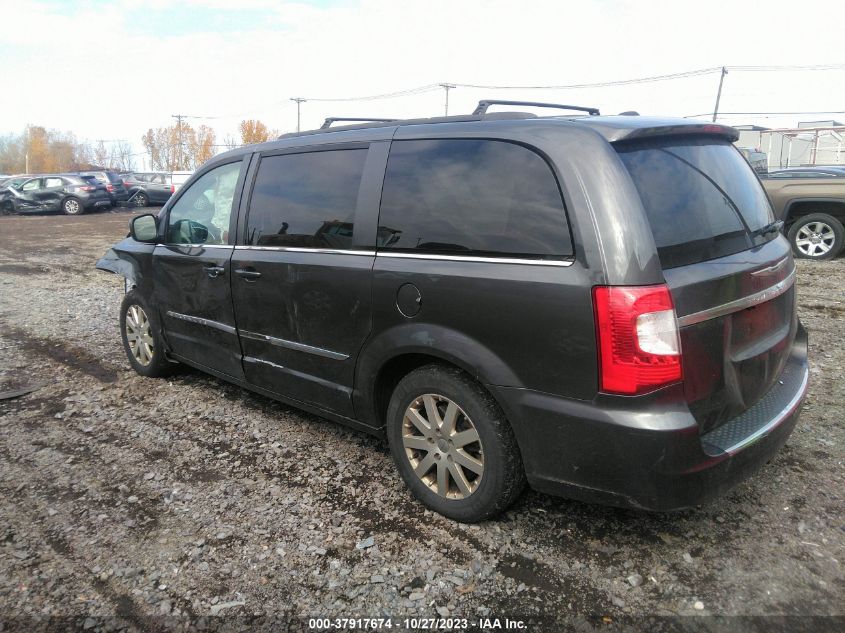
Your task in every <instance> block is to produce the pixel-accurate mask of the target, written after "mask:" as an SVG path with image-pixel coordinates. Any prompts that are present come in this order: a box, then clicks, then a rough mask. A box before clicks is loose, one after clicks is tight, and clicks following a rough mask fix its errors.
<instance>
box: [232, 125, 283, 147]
mask: <svg viewBox="0 0 845 633" xmlns="http://www.w3.org/2000/svg"><path fill="white" fill-rule="evenodd" d="M238 131H239V132H240V133H241V143H242V144H243V145H251V144H252V143H266V142H267V141H269V140H271V139H274V138H276V137H277V136H279V132H278V131H277V130H270V129H268V128H267V126H266V125H264V123H262V122H261V121H259V120H258V119H246V120H244V121H241V124H240V125H239V126H238Z"/></svg>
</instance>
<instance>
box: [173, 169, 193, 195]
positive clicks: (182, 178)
mask: <svg viewBox="0 0 845 633" xmlns="http://www.w3.org/2000/svg"><path fill="white" fill-rule="evenodd" d="M193 173H194V172H192V171H172V172H170V184H172V185H173V190H174V191H176V190H178V189H179V187H181V186H182V185H184V184H185V183H186V182H187V181H188V178H190V177H191V175H192V174H193Z"/></svg>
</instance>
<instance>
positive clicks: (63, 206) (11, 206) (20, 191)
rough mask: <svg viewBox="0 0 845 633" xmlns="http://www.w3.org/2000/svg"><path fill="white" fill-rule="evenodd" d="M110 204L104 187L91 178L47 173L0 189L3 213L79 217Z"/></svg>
mask: <svg viewBox="0 0 845 633" xmlns="http://www.w3.org/2000/svg"><path fill="white" fill-rule="evenodd" d="M110 204H111V202H110V200H109V194H108V191H107V190H106V187H105V186H104V185H102V184H101V183H100V182H98V181H97V180H96V179H95V178H93V177H85V176H79V175H76V174H47V175H44V176H36V177H35V178H29V179H27V180H24V181H23V182H21V183H19V184H17V185H13V186H9V187H6V188H5V189H2V190H0V208H2V209H3V210H4V211H5V212H7V213H27V212H33V211H62V212H63V213H65V214H67V215H80V214H82V213H84V212H85V211H86V210H89V209H95V208H99V207H108V206H109V205H110Z"/></svg>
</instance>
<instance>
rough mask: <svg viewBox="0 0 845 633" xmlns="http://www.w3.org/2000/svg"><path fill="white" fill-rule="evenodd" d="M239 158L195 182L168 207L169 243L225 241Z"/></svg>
mask: <svg viewBox="0 0 845 633" xmlns="http://www.w3.org/2000/svg"><path fill="white" fill-rule="evenodd" d="M240 169H241V162H240V161H239V162H237V163H229V164H227V165H222V166H220V167H217V168H215V169H212V170H211V171H209V172H207V173H206V174H204V175H203V176H201V177H200V178H199V180H197V181H196V182H194V183H193V184H192V185H191V186H190V187H189V188H188V189H187V191H185V193H184V194H182V196H181V197H180V198H179V200H177V201H176V204H174V205H173V208H172V209H171V210H170V218H169V220H168V224H167V238H166V242H167V243H168V244H227V243H228V241H229V219H230V218H231V216H232V206H233V205H232V202H233V200H234V197H235V186H236V184H237V182H238V174H239V173H240Z"/></svg>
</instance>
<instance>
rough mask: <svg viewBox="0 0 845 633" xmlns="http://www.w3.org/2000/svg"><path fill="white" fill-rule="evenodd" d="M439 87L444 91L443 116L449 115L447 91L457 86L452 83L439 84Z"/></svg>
mask: <svg viewBox="0 0 845 633" xmlns="http://www.w3.org/2000/svg"><path fill="white" fill-rule="evenodd" d="M440 87H441V88H443V90H445V91H446V114H445V116H449V91H450V90H451V89H452V88H457V86H455V85H454V84H440Z"/></svg>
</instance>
